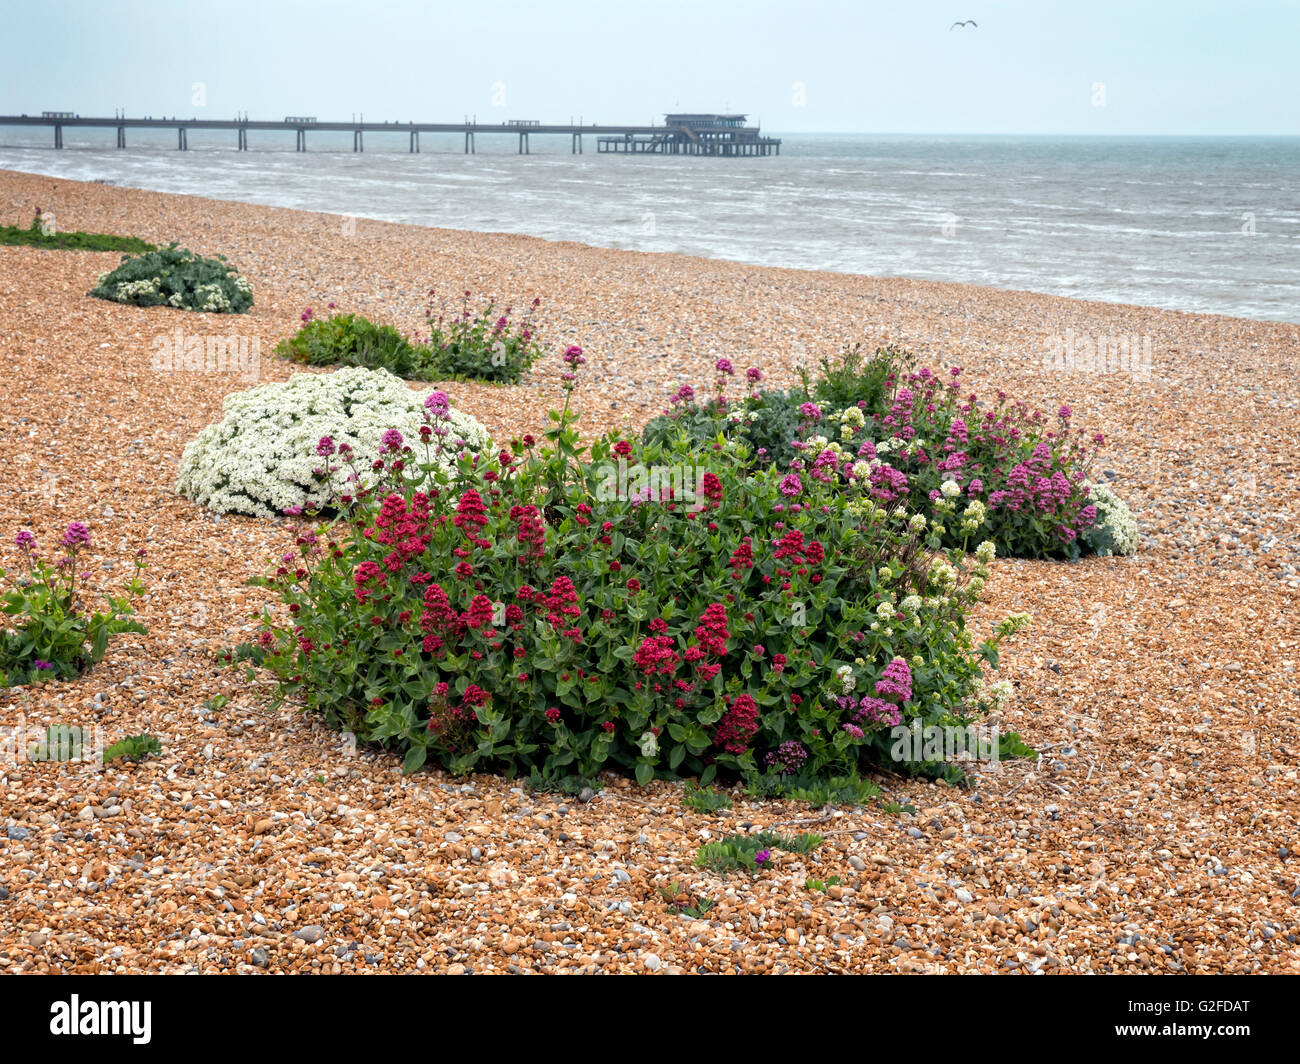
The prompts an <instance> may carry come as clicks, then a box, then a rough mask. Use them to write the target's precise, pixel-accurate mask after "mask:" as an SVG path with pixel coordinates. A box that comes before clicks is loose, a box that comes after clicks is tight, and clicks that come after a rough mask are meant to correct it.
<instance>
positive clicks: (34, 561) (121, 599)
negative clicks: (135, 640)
mask: <svg viewBox="0 0 1300 1064" xmlns="http://www.w3.org/2000/svg"><path fill="white" fill-rule="evenodd" d="M14 545H15V546H16V547H17V548H18V550H19V552H20V554H21V555H22V559H23V565H22V575H21V576H19V577H18V578H17V579H16V580H13V582H12V586H10V587H9V588H8V589H7V590H5V591H4V593H3V594H2V595H0V612H3V613H4V614H5V624H4V627H3V628H2V629H0V687H7V686H13V685H17V684H25V683H36V682H38V681H40V680H48V679H66V678H69V677H73V676H76V675H78V674H79V673H81V672H83V671H84V670H86V669H88V668H89V667H90V666H91V665H94V664H96V663H98V662H99V661H101V660H102V659H103V657H104V653H105V651H106V650H107V648H108V641H109V639H110V638H111V637H113V636H116V635H121V634H123V633H125V632H136V633H141V634H143V633H144V631H145V628H144V626H143V625H142V624H140V623H139V622H138V621H135V620H133V619H132V614H133V612H134V610H133V604H134V601H135V599H137V598H138V597H139V596H140V595H142V594H144V585H143V583H142V581H141V579H140V574H141V573H142V572H143V570H144V569H145V560H144V551H140V552H139V554H138V555H137V556H136V558H135V570H134V572H133V574H132V575H131V577H130V579H129V580H128V581H127V583H126V586H125V588H124V589H123V593H122V594H121V595H107V596H105V597H106V599H107V603H108V605H107V608H106V609H104V610H101V611H99V612H94V611H92V610H91V609H90V608H88V607H87V605H86V604H85V601H84V597H85V595H86V582H87V581H88V580H89V578H90V577H91V575H92V573H91V572H90V570H89V569H88V568H87V565H88V564H89V563H88V562H87V561H86V560H85V559H84V555H85V553H86V552H87V551H88V550H89V549H90V546H91V541H90V530H89V529H88V528H87V527H86V526H85V525H84V524H82V523H81V522H80V521H73V522H72V523H71V524H69V525H68V527H67V528H66V529H65V530H64V532H63V535H62V537H61V538H60V540H59V541H58V543H57V544H56V546H55V548H54V550H53V553H52V554H50V555H49V556H47V555H45V554H44V553H43V552H42V550H41V545H40V543H39V542H38V541H37V538H36V536H35V535H33V534H32V533H31V532H30V531H28V530H27V529H23V530H22V531H20V532H19V533H18V534H17V535H16V536H15V537H14ZM4 575H5V573H4V570H0V577H3V576H4Z"/></svg>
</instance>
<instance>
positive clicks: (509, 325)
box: [426, 292, 542, 384]
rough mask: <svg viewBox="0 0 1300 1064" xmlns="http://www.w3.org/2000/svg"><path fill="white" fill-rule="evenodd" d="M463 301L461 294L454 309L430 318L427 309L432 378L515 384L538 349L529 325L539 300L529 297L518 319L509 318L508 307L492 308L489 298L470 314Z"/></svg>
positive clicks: (465, 299)
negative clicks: (435, 374) (453, 311)
mask: <svg viewBox="0 0 1300 1064" xmlns="http://www.w3.org/2000/svg"><path fill="white" fill-rule="evenodd" d="M429 294H430V295H431V296H432V295H433V293H432V292H430V293H429ZM469 299H470V293H469V292H466V293H465V294H464V296H463V299H462V302H461V308H460V311H459V312H457V313H453V314H451V315H447V314H446V313H442V314H439V315H438V316H437V317H435V316H434V311H433V308H432V307H430V308H429V310H428V312H427V315H426V316H427V319H428V325H429V336H428V341H427V343H428V350H429V358H430V364H431V365H432V366H433V367H434V368H435V369H436V371H437V377H436V379H437V380H452V379H461V378H464V379H467V380H479V381H499V382H501V383H504V384H516V383H518V382H519V379H520V378H521V377H522V376H523V375H524V373H526V372H527V371H528V369H529V368H530V367H531V366H532V364H533V363H534V362H536V361H537V359H538V358H539V357H540V356H541V353H542V347H541V344H540V342H539V341H538V339H537V335H536V326H535V325H534V324H533V315H534V313H536V311H537V308H538V307H539V306H541V302H542V301H541V300H540V299H534V300H533V301H532V303H530V304H529V306H528V309H527V310H526V311H525V312H524V314H523V315H522V316H521V317H520V318H518V319H517V320H512V317H511V316H512V314H513V313H514V309H513V308H512V307H506V308H505V309H504V310H502V311H499V312H498V310H497V309H496V305H495V304H494V303H491V302H489V303H488V304H487V306H486V307H485V308H483V309H482V310H480V311H478V312H477V313H474V312H471V310H470V306H469Z"/></svg>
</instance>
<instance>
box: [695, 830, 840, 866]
mask: <svg viewBox="0 0 1300 1064" xmlns="http://www.w3.org/2000/svg"><path fill="white" fill-rule="evenodd" d="M825 841H826V840H825V839H823V838H822V837H821V836H820V835H812V834H804V835H794V836H791V835H780V834H777V833H776V832H773V831H756V832H754V833H753V834H752V835H727V836H726V837H725V838H721V839H718V840H716V841H715V842H706V843H705V844H704V845H703V846H701V847H700V848H699V851H698V852H697V853H696V854H695V866H696V867H697V868H707V869H709V871H711V872H720V873H724V874H725V873H727V872H761V871H762V870H763V868H764V867H765V866H766V865H768V864H770V863H771V861H772V851H773V850H784V851H786V852H787V853H799V854H805V853H812V851H813V850H815V849H817V847H818V846H820V845H821V844H822V843H823V842H825Z"/></svg>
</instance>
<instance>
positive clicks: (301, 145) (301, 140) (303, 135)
mask: <svg viewBox="0 0 1300 1064" xmlns="http://www.w3.org/2000/svg"><path fill="white" fill-rule="evenodd" d="M296 132H297V134H298V138H297V141H296V142H295V144H294V151H306V150H307V131H306V130H305V129H299V130H297V131H296Z"/></svg>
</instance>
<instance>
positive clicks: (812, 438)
mask: <svg viewBox="0 0 1300 1064" xmlns="http://www.w3.org/2000/svg"><path fill="white" fill-rule="evenodd" d="M912 365H913V360H912V358H911V356H910V355H908V354H907V353H906V352H903V351H900V350H898V349H895V348H882V349H881V350H880V351H878V352H877V353H876V354H875V356H874V357H872V358H869V359H863V357H862V354H861V351H860V349H859V348H856V347H855V348H850V349H849V351H848V352H846V353H845V355H844V356H843V358H842V359H841V360H840V362H839V363H832V362H829V361H828V362H826V363H824V364H823V367H822V377H821V378H820V379H819V380H818V381H817V382H815V383H811V384H810V383H809V382H808V381H807V380H805V381H804V385H803V388H802V389H792V390H790V391H788V392H773V391H758V390H756V385H757V381H758V380H761V373H759V371H758V370H750V371H749V372H748V373H747V374H746V378H745V387H746V388H747V389H748V394H747V395H743V394H742V395H740V396H739V397H736V398H732V397H729V396H728V394H727V392H728V386H729V385H731V384H732V383H733V378H734V381H735V382H736V383H738V382H739V377H738V375H734V373H733V371H732V369H731V366H730V363H728V362H727V360H725V359H723V360H721V361H720V362H719V363H718V366H719V367H721V368H720V369H719V370H718V372H717V375H716V387H715V389H714V391H713V393H712V394H711V395H708V396H697V395H696V393H695V390H694V389H693V388H691V387H690V386H689V385H684V386H683V387H682V388H681V389H680V390H679V391H678V392H677V393H676V394H675V395H674V396H673V398H672V402H671V406H670V409H669V410H668V411H666V412H665V414H664V416H663V417H660V418H657V419H655V420H654V421H652V422H651V423H650V424H649V425H648V426H647V427H646V430H645V433H644V434H643V439H644V440H646V441H647V442H654V443H660V444H663V443H668V442H670V441H672V440H674V439H685V440H686V441H688V442H691V443H694V444H695V445H696V446H697V447H707V446H709V445H710V444H711V442H712V441H714V440H717V439H729V440H735V441H736V442H739V443H741V444H743V445H744V446H745V448H746V451H745V454H746V458H745V461H746V462H748V463H749V464H751V465H763V464H768V463H770V464H773V465H775V466H777V467H778V468H780V469H782V470H785V469H789V470H791V471H793V473H794V474H795V475H800V476H803V477H805V478H806V477H807V476H809V475H812V476H819V475H821V473H822V472H823V471H825V470H828V469H831V468H832V467H833V468H834V469H836V470H838V471H839V472H840V473H841V474H843V475H844V476H845V477H846V478H848V479H851V480H854V481H856V482H858V483H859V484H861V485H862V486H863V487H864V488H865V489H866V490H867V491H868V492H869V494H870V495H871V497H872V498H874V499H875V500H876V501H878V502H880V503H882V504H883V505H886V506H894V505H899V506H903V507H905V508H906V509H907V510H909V511H910V512H912V513H916V514H920V515H921V516H923V517H924V518H925V519H926V525H925V528H924V531H923V536H924V538H925V540H926V542H927V543H928V544H929V546H930V547H931V548H933V549H938V548H940V547H944V548H960V549H963V550H966V549H969V548H970V547H971V546H972V545H973V544H976V543H978V542H980V541H981V540H983V539H990V540H992V541H993V542H994V543H995V544H996V546H997V549H998V551H999V553H1001V554H1004V555H1010V556H1013V557H1047V558H1067V559H1072V558H1076V557H1078V556H1079V555H1080V554H1081V553H1083V552H1084V551H1087V550H1089V549H1091V544H1092V543H1093V541H1095V540H1096V539H1097V536H1096V535H1095V532H1094V528H1095V525H1096V522H1097V521H1098V517H1099V515H1098V511H1097V507H1096V506H1095V505H1094V504H1093V502H1092V500H1091V499H1090V497H1089V496H1090V487H1091V485H1090V482H1089V473H1090V471H1091V466H1092V463H1093V459H1094V456H1095V454H1096V452H1097V450H1098V449H1100V448H1101V447H1102V446H1103V444H1104V443H1105V440H1104V439H1103V437H1102V436H1100V435H1097V434H1094V435H1092V436H1088V435H1087V434H1085V433H1084V432H1082V431H1081V430H1079V429H1077V428H1076V427H1075V426H1074V424H1073V412H1072V411H1071V409H1070V408H1069V407H1068V406H1062V407H1060V408H1059V409H1058V410H1057V411H1056V413H1055V415H1054V416H1049V415H1045V414H1043V413H1042V412H1040V411H1037V410H1033V409H1031V408H1030V407H1029V405H1028V404H1027V403H1025V402H1024V401H1018V400H1011V399H1010V398H1009V397H1008V396H1007V395H1005V394H1004V393H1002V392H998V393H997V394H996V397H995V398H994V400H993V401H992V402H983V401H981V399H980V398H979V396H978V395H976V394H975V393H973V392H967V391H965V390H964V388H963V387H962V384H961V378H962V371H961V369H960V367H954V368H952V369H951V370H949V371H948V372H947V373H946V374H942V375H940V374H937V373H935V372H934V371H932V370H930V369H928V368H925V367H923V368H921V369H915V370H914V369H913V368H912ZM855 397H856V398H855ZM868 485H869V487H868Z"/></svg>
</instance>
